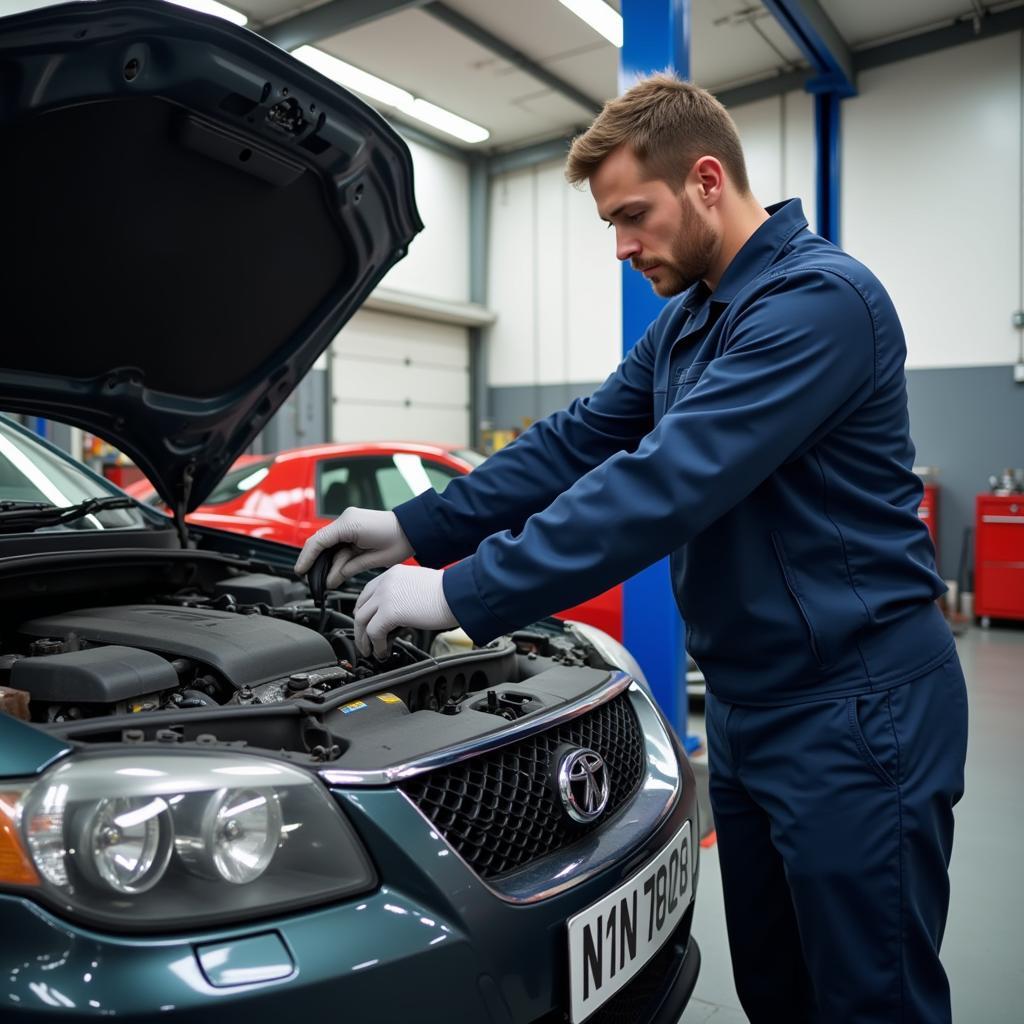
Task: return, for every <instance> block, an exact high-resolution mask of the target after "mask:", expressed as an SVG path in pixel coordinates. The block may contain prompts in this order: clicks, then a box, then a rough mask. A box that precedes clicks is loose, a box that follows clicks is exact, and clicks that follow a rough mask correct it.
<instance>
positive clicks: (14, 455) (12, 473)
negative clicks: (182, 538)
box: [0, 419, 144, 532]
mask: <svg viewBox="0 0 1024 1024" xmlns="http://www.w3.org/2000/svg"><path fill="white" fill-rule="evenodd" d="M120 494H121V492H120V491H119V490H118V489H117V488H116V487H113V486H109V485H105V484H104V483H103V482H102V481H100V480H97V479H96V478H95V477H93V476H90V475H89V474H88V473H86V472H85V471H84V470H83V469H82V468H81V467H80V466H79V465H78V464H77V463H76V462H74V461H73V460H72V459H71V458H70V457H69V456H66V455H58V454H57V453H56V452H52V451H50V449H49V448H46V447H44V446H43V445H42V444H40V443H39V442H37V441H35V440H34V439H33V438H32V437H31V436H29V435H26V434H23V433H21V431H19V430H16V429H15V428H14V427H12V426H11V424H9V423H6V422H4V421H3V420H2V419H0V501H16V502H29V503H39V504H43V505H53V506H55V507H66V506H68V505H77V504H78V503H79V502H81V501H85V500H86V498H108V497H111V496H112V495H120ZM143 525H144V522H143V519H142V517H141V516H140V515H139V513H138V512H137V511H136V510H135V509H133V508H124V509H120V508H119V509H108V510H106V511H104V512H97V513H95V515H88V516H83V517H82V518H81V519H75V520H73V521H72V522H70V523H67V524H64V525H62V526H48V527H43V528H42V529H41V530H40V531H39V532H42V531H43V530H59V531H65V530H112V529H124V528H126V527H141V526H143Z"/></svg>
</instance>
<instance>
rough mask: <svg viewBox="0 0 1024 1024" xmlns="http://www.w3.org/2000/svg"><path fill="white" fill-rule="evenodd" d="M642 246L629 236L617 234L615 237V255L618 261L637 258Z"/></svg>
mask: <svg viewBox="0 0 1024 1024" xmlns="http://www.w3.org/2000/svg"><path fill="white" fill-rule="evenodd" d="M641 249H642V246H641V245H640V243H639V242H638V241H637V240H636V238H632V237H630V236H629V235H625V234H618V235H616V237H615V255H616V257H617V258H618V259H620V260H623V261H625V260H629V259H632V258H633V257H634V256H639V255H640V252H641Z"/></svg>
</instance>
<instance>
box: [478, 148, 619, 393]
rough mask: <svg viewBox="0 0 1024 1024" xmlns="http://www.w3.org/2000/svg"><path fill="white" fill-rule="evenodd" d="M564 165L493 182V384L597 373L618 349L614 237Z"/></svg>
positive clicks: (596, 376)
mask: <svg viewBox="0 0 1024 1024" xmlns="http://www.w3.org/2000/svg"><path fill="white" fill-rule="evenodd" d="M562 169H563V164H562V161H560V160H559V161H554V162H551V163H545V164H540V165H538V166H536V167H531V168H528V169H526V170H522V171H515V172H511V173H508V174H503V175H499V176H497V177H496V178H494V179H493V180H492V182H491V188H490V233H489V239H490V240H489V267H488V281H487V289H488V291H487V305H488V307H489V308H490V309H492V310H494V312H495V313H496V314H497V316H498V319H497V321H496V323H495V324H494V326H493V327H491V328H490V334H489V340H490V345H489V353H490V358H489V369H488V383H489V384H490V385H491V387H508V386H512V385H523V384H540V385H543V384H563V383H567V382H584V381H599V380H603V379H604V378H605V377H606V376H607V375H608V374H609V373H610V372H611V371H612V370H613V369H614V368H615V366H616V365H617V364H618V361H619V358H620V351H621V326H620V324H621V308H622V297H621V287H620V281H619V264H618V261H617V260H616V259H615V239H614V237H613V235H612V232H610V231H609V230H608V229H607V228H606V227H605V225H604V223H603V222H602V221H601V220H600V218H599V217H598V216H597V212H596V210H595V208H594V201H593V200H592V199H591V197H590V195H589V193H587V192H580V191H578V190H577V189H574V188H572V187H571V186H570V185H568V184H567V183H566V181H565V179H564V178H563V176H562Z"/></svg>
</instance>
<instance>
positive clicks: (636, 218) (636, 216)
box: [629, 212, 644, 224]
mask: <svg viewBox="0 0 1024 1024" xmlns="http://www.w3.org/2000/svg"><path fill="white" fill-rule="evenodd" d="M643 219H644V215H643V212H641V213H631V214H630V215H629V222H630V224H639V223H640V221H642V220H643Z"/></svg>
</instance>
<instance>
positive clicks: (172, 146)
mask: <svg viewBox="0 0 1024 1024" xmlns="http://www.w3.org/2000/svg"><path fill="white" fill-rule="evenodd" d="M0 130H2V131H3V136H4V146H3V149H4V158H3V160H2V161H0V188H2V190H3V194H4V195H5V196H6V197H7V203H6V207H5V212H4V228H5V230H4V246H5V249H6V252H7V257H6V259H5V260H4V264H5V270H4V272H3V274H0V308H2V309H3V310H4V314H5V320H4V322H3V323H2V325H0V330H2V333H3V338H4V343H3V348H4V353H3V358H2V359H0V363H2V364H3V365H2V368H0V407H2V408H4V409H8V410H13V411H16V412H25V413H32V414H34V415H40V416H47V417H51V418H53V419H56V420H61V421H63V422H65V423H73V424H76V425H77V426H80V427H83V428H85V429H86V430H89V431H91V432H93V433H96V434H98V435H99V436H101V437H103V438H104V439H105V440H107V441H109V442H110V443H112V444H114V445H116V446H117V447H118V448H120V449H121V450H122V451H124V452H126V453H127V454H128V455H130V456H131V457H132V458H133V459H134V460H135V461H136V462H137V463H138V465H139V466H140V467H141V468H142V470H143V471H144V472H145V473H146V475H147V476H148V477H149V478H150V480H152V481H153V484H154V485H155V486H156V488H157V490H158V491H159V492H160V495H161V497H163V498H164V500H166V501H167V502H168V504H169V505H170V506H171V508H173V509H176V510H177V511H178V512H179V513H184V512H187V511H191V510H192V509H194V508H195V507H196V506H197V505H199V504H200V503H201V502H202V501H203V499H204V498H205V497H206V496H207V495H208V494H209V493H210V491H211V490H212V488H213V487H214V485H215V484H216V483H217V481H218V480H219V478H220V477H221V476H222V475H223V474H224V472H225V471H226V470H227V468H228V467H229V466H230V465H231V463H232V461H233V460H234V459H235V457H236V456H237V455H239V454H240V453H241V452H242V451H243V450H244V449H245V447H246V446H247V445H248V444H249V442H250V441H252V439H253V438H254V437H255V436H256V434H257V433H258V432H259V431H260V430H261V429H262V427H263V426H264V425H265V424H266V422H267V420H268V419H270V417H271V415H272V414H273V413H274V411H275V410H276V409H277V408H278V407H279V406H280V405H281V403H282V402H283V401H284V399H285V398H286V397H287V395H288V394H289V392H291V391H292V389H293V388H294V387H295V386H296V385H297V384H298V382H299V380H300V379H301V377H302V376H303V374H305V373H306V371H307V370H309V368H310V367H311V366H312V365H313V362H314V361H315V360H316V358H317V356H318V355H319V354H320V353H321V352H322V351H323V350H324V349H325V348H326V347H327V346H328V345H329V344H330V342H331V339H332V338H333V337H334V336H335V335H336V334H337V332H338V330H339V329H340V328H341V326H342V325H343V324H344V323H345V322H346V321H347V320H348V319H349V317H350V316H351V315H352V313H353V312H354V311H355V310H356V309H357V308H358V307H359V305H360V304H361V303H362V302H363V300H364V299H365V298H366V296H367V295H368V294H369V293H370V291H371V290H372V289H373V287H374V286H375V285H376V284H377V283H378V282H379V281H380V279H381V278H382V277H383V276H384V274H385V272H386V271H387V270H388V269H389V268H390V267H391V266H392V265H393V264H394V263H395V262H396V261H397V260H398V259H400V258H401V257H402V256H403V255H404V254H405V251H406V248H407V246H408V245H409V242H410V241H411V240H412V238H413V236H414V235H415V234H416V232H418V231H419V230H421V228H422V224H421V222H420V219H419V216H418V214H417V211H416V204H415V200H414V198H413V188H412V161H411V158H410V155H409V151H408V148H407V147H406V145H405V144H404V142H403V141H402V140H401V139H400V138H399V137H398V135H396V133H395V132H394V131H393V130H392V129H391V128H390V127H389V126H388V125H387V124H386V123H385V122H384V121H383V120H382V119H381V118H380V117H379V116H378V115H377V114H376V113H375V112H374V111H373V110H371V109H370V108H369V107H367V106H366V105H365V104H364V103H362V102H361V101H359V100H357V99H356V98H354V97H353V96H352V95H351V94H349V93H348V92H346V91H345V90H344V89H342V88H340V87H339V86H337V85H335V84H334V83H333V82H330V81H329V80H328V79H326V78H324V77H322V76H321V75H319V74H317V73H316V72H315V71H313V70H312V69H310V68H308V67H306V65H304V64H302V63H300V62H299V61H298V60H296V59H294V58H293V57H291V56H290V55H289V54H287V53H285V52H284V51H283V50H280V49H278V48H277V47H275V46H273V45H272V44H271V43H268V42H267V41H266V40H264V39H262V38H260V37H259V36H257V35H255V34H253V33H251V32H248V31H246V30H245V29H241V28H236V27H235V26H233V25H231V24H229V23H227V22H225V21H223V20H221V19H218V18H213V17H208V16H206V15H201V14H196V13H194V12H192V11H189V10H185V9H184V8H181V7H178V6H176V5H173V4H169V3H166V4H165V3H153V2H152V0H149V2H142V0H102V2H97V3H77V4H65V5H63V6H60V7H50V8H45V9H42V10H38V11H32V12H30V13H27V14H24V15H19V16H16V17H10V18H3V19H0Z"/></svg>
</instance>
